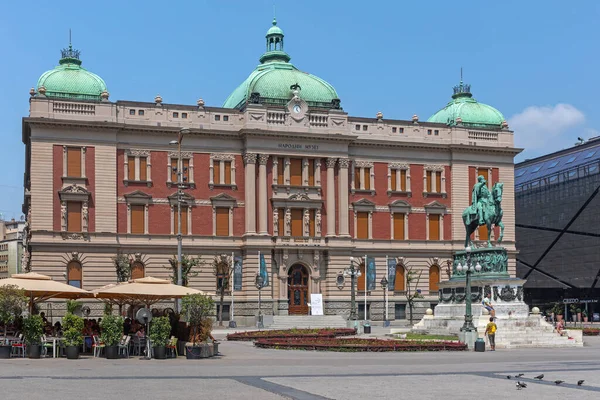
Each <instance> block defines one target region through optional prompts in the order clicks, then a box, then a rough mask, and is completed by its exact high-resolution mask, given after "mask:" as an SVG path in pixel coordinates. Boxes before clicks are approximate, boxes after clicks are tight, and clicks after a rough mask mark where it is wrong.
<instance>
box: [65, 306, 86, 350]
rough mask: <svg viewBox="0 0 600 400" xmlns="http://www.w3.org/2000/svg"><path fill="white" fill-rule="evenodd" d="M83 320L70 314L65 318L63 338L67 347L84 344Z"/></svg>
mask: <svg viewBox="0 0 600 400" xmlns="http://www.w3.org/2000/svg"><path fill="white" fill-rule="evenodd" d="M82 332H83V318H81V317H78V316H77V315H74V314H72V313H70V312H68V313H67V314H66V315H65V316H64V317H63V337H64V344H65V346H81V345H82V344H83V334H82Z"/></svg>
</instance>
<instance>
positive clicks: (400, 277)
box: [394, 265, 406, 292]
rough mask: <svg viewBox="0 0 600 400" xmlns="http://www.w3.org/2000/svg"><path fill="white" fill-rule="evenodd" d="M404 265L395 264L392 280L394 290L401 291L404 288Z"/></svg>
mask: <svg viewBox="0 0 600 400" xmlns="http://www.w3.org/2000/svg"><path fill="white" fill-rule="evenodd" d="M404 279H405V277H404V267H403V266H401V265H396V280H395V282H394V285H395V286H394V290H395V291H397V292H403V291H405V290H406V288H405V286H404Z"/></svg>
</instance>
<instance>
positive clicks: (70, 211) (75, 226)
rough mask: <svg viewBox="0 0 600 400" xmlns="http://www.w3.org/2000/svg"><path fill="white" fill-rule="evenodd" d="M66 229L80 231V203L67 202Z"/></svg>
mask: <svg viewBox="0 0 600 400" xmlns="http://www.w3.org/2000/svg"><path fill="white" fill-rule="evenodd" d="M67 231H68V232H81V203H79V202H76V201H68V202H67Z"/></svg>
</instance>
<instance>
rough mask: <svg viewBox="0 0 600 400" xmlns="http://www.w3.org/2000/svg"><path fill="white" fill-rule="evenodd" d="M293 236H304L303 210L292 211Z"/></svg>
mask: <svg viewBox="0 0 600 400" xmlns="http://www.w3.org/2000/svg"><path fill="white" fill-rule="evenodd" d="M292 236H293V237H301V236H304V235H303V232H302V210H300V209H297V210H292Z"/></svg>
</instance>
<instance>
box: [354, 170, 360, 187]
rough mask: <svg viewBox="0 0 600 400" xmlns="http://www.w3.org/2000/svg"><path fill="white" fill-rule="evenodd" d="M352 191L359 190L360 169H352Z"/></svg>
mask: <svg viewBox="0 0 600 400" xmlns="http://www.w3.org/2000/svg"><path fill="white" fill-rule="evenodd" d="M354 189H356V190H360V168H354Z"/></svg>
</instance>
